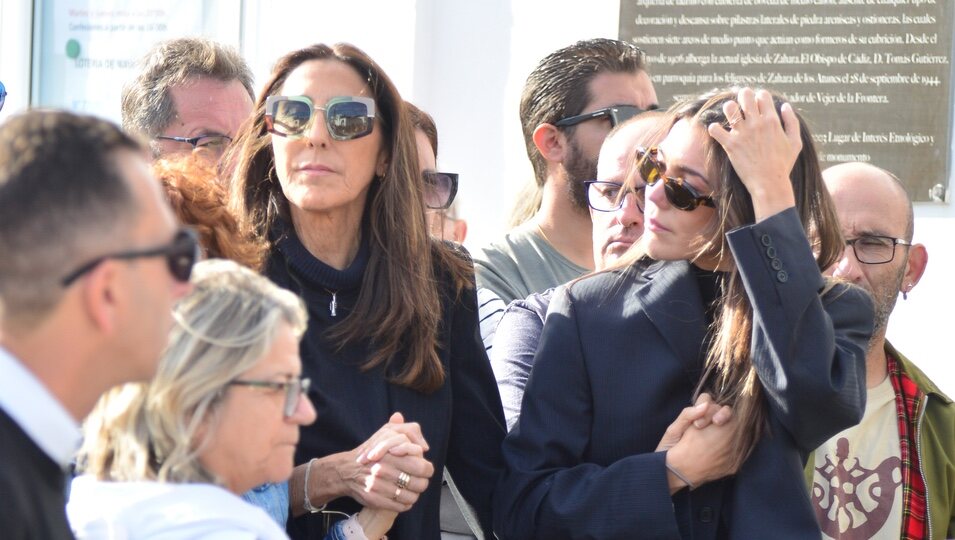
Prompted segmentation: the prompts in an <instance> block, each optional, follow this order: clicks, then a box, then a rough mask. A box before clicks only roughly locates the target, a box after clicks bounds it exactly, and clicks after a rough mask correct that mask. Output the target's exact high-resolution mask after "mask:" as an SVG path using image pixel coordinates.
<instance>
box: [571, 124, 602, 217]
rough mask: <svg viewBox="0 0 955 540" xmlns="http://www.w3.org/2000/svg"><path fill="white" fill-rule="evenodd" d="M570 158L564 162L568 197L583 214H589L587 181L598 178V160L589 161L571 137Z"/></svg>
mask: <svg viewBox="0 0 955 540" xmlns="http://www.w3.org/2000/svg"><path fill="white" fill-rule="evenodd" d="M569 141H570V157H568V158H567V161H565V162H564V170H565V171H566V172H567V195H568V196H569V197H570V202H571V203H573V205H574V207H575V208H577V209H578V210H581V211H583V212H587V210H588V208H589V205H588V204H587V185H586V184H584V182H585V181H587V180H593V179H595V178H596V177H597V160H596V159H587V156H585V155H584V153H583V152H582V151H581V150H580V147H579V146H577V142H576V141H575V140H574V139H573V138H572V137H571V138H570V139H569Z"/></svg>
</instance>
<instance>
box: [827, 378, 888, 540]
mask: <svg viewBox="0 0 955 540" xmlns="http://www.w3.org/2000/svg"><path fill="white" fill-rule="evenodd" d="M900 455H901V449H900V447H899V428H898V416H897V414H896V406H895V391H894V390H893V388H892V381H890V380H889V378H888V377H886V379H885V380H884V381H883V382H882V384H880V385H879V386H877V387H875V388H871V389H869V392H868V396H867V399H866V406H865V415H864V416H863V417H862V422H860V423H859V425H857V426H853V427H851V428H849V429H847V430H845V431H843V432H841V433H839V434H838V435H836V436H835V437H833V438H831V439H829V440H828V441H826V442H825V444H823V445H822V446H820V447H819V448H818V449H817V450H816V462H815V464H814V465H813V468H814V469H815V472H814V473H813V482H812V484H813V485H812V503H813V506H814V507H815V510H816V518H817V519H818V520H819V524H820V525H821V526H822V537H823V538H824V539H830V538H833V539H839V540H869V539H871V538H876V539H888V538H892V539H895V540H897V539H898V538H899V534H900V532H901V530H902V468H901V464H902V460H901V458H900Z"/></svg>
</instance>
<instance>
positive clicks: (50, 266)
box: [0, 111, 144, 322]
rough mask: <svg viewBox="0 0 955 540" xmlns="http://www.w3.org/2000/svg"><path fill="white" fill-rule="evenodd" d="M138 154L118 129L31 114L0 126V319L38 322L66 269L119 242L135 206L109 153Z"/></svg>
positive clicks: (63, 115)
mask: <svg viewBox="0 0 955 540" xmlns="http://www.w3.org/2000/svg"><path fill="white" fill-rule="evenodd" d="M120 150H127V151H133V152H143V151H144V148H143V145H142V144H140V143H139V142H138V141H136V140H135V139H133V138H132V137H130V136H129V135H127V134H126V133H124V132H123V131H122V130H121V129H120V128H119V126H116V125H114V124H112V123H110V122H107V121H105V120H101V119H98V118H94V117H92V116H81V115H77V114H73V113H69V112H64V111H31V112H27V113H24V114H21V115H18V116H14V117H11V118H10V119H9V120H8V121H7V122H5V123H4V124H3V125H2V126H0V253H2V256H0V298H2V300H3V303H4V304H5V307H6V312H5V318H6V319H11V320H17V321H29V322H34V321H38V320H41V319H42V318H43V316H44V315H46V314H47V313H48V312H49V310H50V309H52V308H53V307H54V306H55V305H56V304H57V303H58V302H59V299H60V297H61V294H62V290H63V289H62V285H61V283H60V280H61V279H62V278H63V275H64V274H66V273H67V272H69V271H70V270H71V269H72V268H73V267H75V266H77V265H79V264H82V263H84V262H86V261H87V260H88V259H89V258H91V257H94V256H98V255H101V254H102V252H103V251H105V250H107V249H111V248H112V247H113V246H114V245H115V244H117V243H119V242H122V241H124V240H125V237H124V236H123V234H124V233H121V232H117V231H125V230H129V229H130V227H128V226H127V224H128V223H129V222H131V221H132V220H133V218H134V216H135V215H136V213H137V210H138V206H137V201H136V198H135V194H134V191H133V188H132V186H131V185H130V184H129V183H128V182H127V180H126V179H125V178H124V177H123V175H122V173H121V172H120V171H119V168H118V163H117V161H116V153H117V152H119V151H120Z"/></svg>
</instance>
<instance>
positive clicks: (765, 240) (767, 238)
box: [759, 234, 773, 247]
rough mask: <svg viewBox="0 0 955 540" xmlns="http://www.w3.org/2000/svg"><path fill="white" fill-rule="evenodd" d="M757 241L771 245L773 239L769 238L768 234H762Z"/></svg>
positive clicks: (767, 245)
mask: <svg viewBox="0 0 955 540" xmlns="http://www.w3.org/2000/svg"><path fill="white" fill-rule="evenodd" d="M759 241H760V242H762V243H763V245H764V246H766V247H769V246H771V245H773V239H772V238H770V237H769V235H768V234H764V235H763V236H762V237H760V239H759Z"/></svg>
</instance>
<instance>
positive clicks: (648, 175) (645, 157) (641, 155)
mask: <svg viewBox="0 0 955 540" xmlns="http://www.w3.org/2000/svg"><path fill="white" fill-rule="evenodd" d="M636 153H637V160H638V163H639V165H638V167H639V171H640V176H642V177H643V180H644V181H645V182H646V183H647V185H648V186H653V185H655V184H656V183H657V182H659V181H661V180H662V181H663V188H664V190H663V192H664V194H665V195H666V198H667V201H668V202H669V203H670V204H671V205H673V207H674V208H678V209H680V210H684V211H686V212H690V211H692V210H695V209H696V208H697V207H698V206H700V205H703V206H709V207H710V208H716V203H715V202H714V201H713V197H710V196H706V195H701V194H700V192H698V191H697V190H696V189H694V188H693V186H691V185H689V184H687V183H686V181H685V180H684V179H683V178H674V177H672V176H667V175H665V174H664V171H665V170H666V167H664V166H663V164H661V163H660V162H659V161H658V156H659V150H658V149H657V148H656V147H653V148H649V149H646V148H637V152H636Z"/></svg>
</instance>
